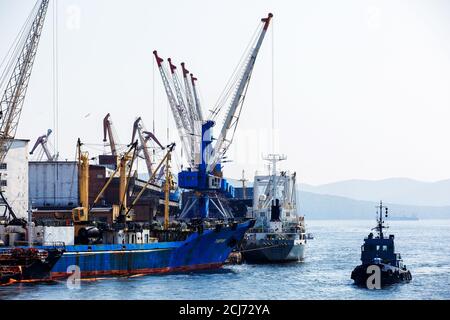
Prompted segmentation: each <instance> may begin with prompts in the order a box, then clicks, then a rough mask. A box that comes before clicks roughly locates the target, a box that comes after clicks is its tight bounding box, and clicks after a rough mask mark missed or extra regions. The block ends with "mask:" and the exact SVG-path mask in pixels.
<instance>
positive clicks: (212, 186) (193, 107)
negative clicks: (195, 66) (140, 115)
mask: <svg viewBox="0 0 450 320" xmlns="http://www.w3.org/2000/svg"><path fill="white" fill-rule="evenodd" d="M272 17H273V15H272V14H271V13H269V15H268V16H267V17H266V18H263V19H261V22H262V24H261V26H260V30H259V32H258V33H257V36H256V37H255V38H254V41H253V42H252V43H251V46H250V47H249V48H250V50H249V52H248V53H247V55H246V56H245V60H243V61H242V64H241V65H240V67H239V68H237V69H236V70H237V72H236V73H235V74H234V75H233V77H232V78H233V81H231V82H230V85H229V86H228V85H227V88H226V90H224V92H226V94H225V96H221V97H220V98H219V101H220V103H219V104H218V105H217V106H216V107H215V108H214V110H213V111H212V112H211V114H210V117H209V119H206V120H205V119H203V115H202V113H201V109H200V103H199V99H198V95H197V90H196V85H195V81H196V80H197V79H196V78H195V77H194V76H193V75H191V81H190V82H189V81H187V75H188V73H189V71H187V70H186V68H185V65H184V64H182V71H183V78H184V80H185V81H184V91H183V89H182V87H181V85H180V81H179V78H178V76H177V74H176V67H175V65H174V64H173V63H172V60H171V59H170V58H169V59H168V64H169V69H170V74H171V77H170V76H169V74H168V69H167V68H166V67H165V65H164V64H163V62H164V60H163V59H162V58H161V57H159V56H158V53H157V51H156V50H155V51H154V52H153V54H154V56H155V59H156V62H157V65H158V69H159V72H160V74H161V79H162V81H163V85H164V89H165V91H166V95H167V98H168V100H169V105H170V108H171V110H172V115H173V116H174V120H175V124H176V126H177V129H178V133H179V135H180V140H181V141H182V144H183V145H182V147H183V148H184V150H185V152H186V154H187V155H188V163H189V166H190V167H189V168H188V170H184V171H181V172H180V173H179V174H178V183H179V186H180V187H181V188H184V189H188V190H193V191H195V195H196V198H195V199H194V200H192V202H191V203H186V204H185V205H184V209H183V212H182V214H181V217H183V216H184V215H186V214H187V212H188V211H189V210H190V209H191V208H192V207H193V206H194V204H195V203H196V202H198V210H199V213H200V216H201V218H207V217H208V215H209V203H210V199H212V198H211V195H212V194H213V193H214V192H217V191H219V190H220V191H224V192H228V191H229V188H230V186H229V184H228V182H227V181H226V179H223V178H222V166H221V161H222V160H223V158H224V156H225V154H226V152H227V150H228V148H229V146H230V145H231V143H232V141H233V137H234V133H235V131H236V128H237V124H238V121H239V117H240V113H241V110H242V106H243V103H244V100H245V96H246V93H247V90H248V86H249V83H250V78H251V75H252V71H253V68H254V65H255V61H256V58H257V56H258V53H259V49H260V48H261V45H262V42H263V40H264V37H265V35H266V32H267V30H268V28H269V24H270V21H271V19H272ZM170 79H171V80H170ZM227 102H229V104H228V109H227V111H226V112H225V117H224V123H223V125H222V128H221V130H220V134H219V136H218V138H217V140H216V142H215V143H214V144H213V136H212V128H213V127H214V126H215V123H216V121H215V119H216V117H217V115H218V114H219V112H220V111H221V110H222V109H223V107H226V106H225V105H226V103H227ZM194 120H196V121H198V122H200V123H201V126H198V127H196V126H195V125H193V123H194V122H195V121H194ZM192 137H200V139H198V141H199V143H196V141H197V140H196V139H195V138H192ZM197 150H199V155H200V156H201V157H200V161H196V160H197V159H196V152H197ZM211 202H212V204H213V205H214V206H215V207H216V209H218V211H219V212H221V213H222V215H223V216H224V217H229V213H227V212H226V210H225V209H224V208H223V206H222V205H221V204H220V202H219V201H217V203H216V202H215V201H211Z"/></svg>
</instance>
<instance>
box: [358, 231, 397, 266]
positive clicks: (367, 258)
mask: <svg viewBox="0 0 450 320" xmlns="http://www.w3.org/2000/svg"><path fill="white" fill-rule="evenodd" d="M378 259H379V260H381V261H380V262H382V263H385V264H390V265H392V266H395V267H398V268H402V267H403V266H402V262H401V256H400V254H399V253H395V249H394V235H393V234H391V235H389V238H380V237H379V236H377V237H374V235H373V233H370V234H369V236H368V237H367V238H365V239H364V244H363V245H362V246H361V261H362V263H363V264H370V263H373V262H374V261H376V260H378Z"/></svg>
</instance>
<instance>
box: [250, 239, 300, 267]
mask: <svg viewBox="0 0 450 320" xmlns="http://www.w3.org/2000/svg"><path fill="white" fill-rule="evenodd" d="M304 252H305V245H304V244H303V243H295V242H294V241H286V240H280V241H270V243H269V242H267V243H265V244H264V243H261V244H249V245H245V246H244V247H243V250H242V257H243V260H244V261H245V262H247V263H280V262H293V261H303V258H304Z"/></svg>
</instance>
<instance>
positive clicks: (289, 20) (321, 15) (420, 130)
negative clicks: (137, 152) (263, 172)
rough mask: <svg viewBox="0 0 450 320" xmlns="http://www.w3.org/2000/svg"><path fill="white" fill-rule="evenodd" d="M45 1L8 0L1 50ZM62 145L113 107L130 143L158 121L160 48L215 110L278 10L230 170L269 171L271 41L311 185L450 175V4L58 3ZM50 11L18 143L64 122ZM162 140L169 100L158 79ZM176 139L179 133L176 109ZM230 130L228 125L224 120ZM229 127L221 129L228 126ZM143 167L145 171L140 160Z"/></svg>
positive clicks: (92, 137)
mask: <svg viewBox="0 0 450 320" xmlns="http://www.w3.org/2000/svg"><path fill="white" fill-rule="evenodd" d="M33 4H34V0H22V1H16V0H0V39H1V41H0V57H3V56H4V55H5V53H6V51H7V49H8V48H9V45H10V44H11V43H12V40H13V38H14V37H15V36H16V34H17V32H18V30H19V28H20V26H21V25H22V24H23V22H24V21H25V18H26V16H27V15H28V13H29V11H30V10H31V7H32V6H33ZM58 9H59V10H58V15H59V23H58V25H59V27H58V32H59V40H58V44H59V45H58V48H59V66H60V69H59V71H60V83H59V85H60V92H59V93H60V102H59V111H60V115H59V134H58V136H59V150H60V154H61V155H62V158H69V159H73V158H74V151H75V143H76V139H77V138H78V137H81V138H82V140H83V141H85V142H89V143H96V144H99V145H100V146H99V147H98V148H99V149H100V151H101V150H102V149H103V147H102V146H101V145H102V138H103V133H102V119H103V117H104V115H105V114H106V113H108V112H110V113H111V115H112V119H113V121H114V124H115V126H116V131H117V132H118V134H119V138H120V140H121V142H123V143H128V142H129V140H130V139H131V127H132V123H133V121H134V119H135V118H136V117H137V116H142V117H143V120H144V122H145V123H146V125H147V128H148V129H151V123H152V121H153V118H152V113H153V111H152V99H153V94H152V77H153V56H152V51H153V50H154V49H157V50H158V51H159V53H160V54H161V55H162V56H163V57H164V58H167V57H169V56H170V57H172V58H173V59H174V60H175V61H176V62H177V63H180V62H182V61H185V62H186V64H187V67H188V69H190V71H192V72H193V73H194V74H195V75H196V76H197V77H198V78H199V86H200V90H201V93H202V102H203V106H204V107H205V109H206V107H207V106H208V107H211V106H212V105H213V104H214V103H215V102H216V99H217V97H218V96H219V94H220V93H221V91H222V89H223V88H224V86H225V84H226V82H227V80H228V78H229V76H230V74H231V72H232V70H233V69H234V67H235V65H236V63H237V61H238V59H239V58H240V56H241V54H242V52H243V50H244V48H245V47H246V45H247V43H248V41H249V39H250V37H251V35H252V34H253V32H254V30H255V28H256V26H257V24H258V22H259V19H260V18H262V17H264V16H266V15H267V13H268V12H273V14H274V39H273V40H274V41H273V43H272V29H271V31H270V32H269V33H268V34H267V37H266V40H265V42H264V43H263V47H262V49H261V51H260V55H259V57H258V60H257V62H256V66H255V71H254V73H253V77H252V82H251V84H250V89H249V91H248V94H247V99H246V102H245V105H244V109H243V112H242V118H241V121H240V123H239V127H238V130H237V135H236V138H235V144H234V146H233V148H232V149H231V150H230V152H229V156H231V157H232V158H233V159H234V160H235V163H233V164H227V165H226V167H225V174H226V176H229V177H240V175H241V171H242V169H245V170H246V172H247V178H251V176H252V175H253V173H254V171H255V170H256V169H263V161H262V160H261V159H260V158H261V154H262V153H265V152H268V151H269V146H270V143H269V141H270V128H271V99H272V94H271V81H272V77H271V74H272V67H271V61H272V44H273V45H274V65H275V104H276V106H275V108H276V113H277V116H276V126H277V129H278V130H277V132H278V134H277V136H278V138H279V139H278V141H279V142H278V143H277V145H278V151H279V152H282V153H285V154H287V155H288V160H287V161H285V162H284V163H283V167H284V168H288V169H290V170H292V171H294V170H295V171H297V172H298V174H299V177H300V180H301V181H302V182H305V183H312V184H320V183H327V182H332V181H336V180H342V179H352V178H361V179H382V178H387V177H409V178H415V179H420V180H425V181H432V180H439V179H446V178H449V177H450V148H449V147H448V144H449V141H448V140H449V137H450V125H449V123H450V90H449V89H450V41H449V40H450V2H448V1H445V0H442V1H433V0H432V1H418V0H417V1H401V0H395V1H393V0H390V1H373V0H371V1H358V0H354V1H332V0H329V1H325V0H324V1H317V0H314V1H312V0H311V1H305V0H304V1H298V0H297V1H263V0H254V1H236V0H228V1H208V0H204V1H194V0H191V1H181V0H180V1H146V0H130V1H126V2H125V1H119V0H70V1H69V0H58ZM52 22H53V20H52V8H49V13H48V15H47V20H46V26H45V28H44V32H43V36H42V40H41V44H40V47H39V50H38V56H37V58H36V61H35V66H34V70H33V74H32V78H31V81H30V86H29V89H28V94H27V98H26V101H25V105H24V109H23V113H22V118H21V123H20V126H19V129H18V133H17V137H20V138H29V139H31V140H32V142H34V140H35V139H36V137H37V136H39V135H41V134H43V133H45V132H46V130H47V128H52V129H54V122H53V117H54V113H53V102H52V95H53V91H52ZM155 88H156V89H155V90H156V91H155V101H156V116H155V121H156V135H157V136H159V137H160V138H161V140H163V141H164V142H166V134H165V132H166V126H167V123H168V122H167V119H168V113H167V109H168V107H167V100H166V97H165V95H164V91H163V87H162V84H161V80H160V77H159V74H158V73H155ZM169 117H170V118H169V125H170V132H171V137H170V140H175V138H176V136H177V134H176V131H175V129H174V122H173V120H172V116H171V115H169ZM217 127H219V126H217ZM218 131H219V128H216V130H215V132H216V133H217V132H218ZM142 168H143V167H142Z"/></svg>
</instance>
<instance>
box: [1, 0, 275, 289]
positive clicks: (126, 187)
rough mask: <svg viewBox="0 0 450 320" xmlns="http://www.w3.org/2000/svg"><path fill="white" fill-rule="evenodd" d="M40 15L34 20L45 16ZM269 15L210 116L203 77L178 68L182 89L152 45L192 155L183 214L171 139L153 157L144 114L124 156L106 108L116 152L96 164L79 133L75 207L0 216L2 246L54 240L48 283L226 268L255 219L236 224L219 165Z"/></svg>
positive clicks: (181, 177)
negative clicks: (141, 167) (140, 169)
mask: <svg viewBox="0 0 450 320" xmlns="http://www.w3.org/2000/svg"><path fill="white" fill-rule="evenodd" d="M47 4H48V1H46V0H42V1H41V5H42V7H43V8H44V9H46V6H47ZM41 11H42V12H45V10H41ZM41 11H39V13H38V14H37V18H36V19H38V18H40V17H41V16H42V15H43V14H42V12H41ZM271 18H272V14H269V15H268V16H267V17H266V18H263V19H261V25H260V28H259V32H258V33H257V34H255V35H256V37H254V39H252V44H251V45H250V46H249V47H248V50H247V52H246V53H245V55H246V56H248V59H245V60H243V61H242V62H241V63H240V66H239V68H238V69H236V70H237V72H238V73H237V74H239V75H241V76H240V77H238V78H236V81H235V83H234V84H233V85H234V86H235V89H234V90H228V91H229V92H230V93H233V95H229V96H228V97H224V98H223V99H222V101H223V104H225V103H226V102H229V106H228V107H225V108H223V110H224V112H222V113H221V111H220V110H222V107H223V105H222V106H217V107H216V110H215V111H214V112H213V113H212V114H211V115H210V116H209V118H205V117H203V113H202V111H201V106H200V102H199V100H198V95H197V91H196V90H197V89H196V84H195V81H196V80H197V79H196V78H195V77H194V76H193V75H192V74H190V73H189V71H188V70H186V68H185V65H184V63H182V64H181V67H182V74H183V83H184V90H182V86H183V85H182V84H181V82H180V81H179V80H180V78H179V77H178V76H177V74H176V66H175V65H174V64H173V62H172V60H171V59H170V58H169V59H167V62H168V64H169V68H166V67H164V65H163V61H164V60H163V59H162V58H160V57H159V56H158V55H157V52H156V51H154V55H155V59H156V62H157V66H158V70H159V71H160V73H161V79H162V81H163V85H164V88H165V91H166V94H167V97H168V100H169V105H170V108H171V110H172V113H173V116H174V120H175V123H176V126H177V129H178V133H179V135H180V136H179V138H180V141H181V144H182V146H183V151H184V154H185V155H186V158H187V159H186V160H187V164H188V167H187V168H186V167H183V166H182V170H181V172H179V173H178V181H177V183H178V187H179V188H180V189H181V190H183V191H184V192H186V193H187V194H190V195H191V196H190V197H189V199H188V201H186V202H183V203H182V211H181V213H179V214H178V209H179V208H178V204H176V205H175V206H174V207H176V209H175V211H176V212H172V215H170V206H171V205H170V202H171V200H175V199H173V198H171V192H172V193H173V192H174V190H176V189H177V187H176V183H175V181H174V180H175V179H174V178H173V177H172V171H171V162H170V161H171V153H172V151H173V150H174V147H175V144H174V143H172V144H170V145H168V146H166V147H163V146H162V145H161V144H160V143H157V144H158V145H159V148H158V147H154V148H153V149H154V150H153V153H154V154H153V155H154V158H155V159H152V157H150V152H149V147H148V146H147V142H148V141H149V140H150V139H153V140H155V142H157V141H156V140H157V139H155V137H154V135H153V134H151V133H149V132H147V131H145V130H144V128H143V124H142V123H141V122H140V118H138V119H137V120H136V122H135V126H134V128H133V136H132V141H131V143H130V144H129V145H128V150H127V151H126V152H121V153H120V154H118V153H117V150H116V148H115V144H114V135H113V130H112V127H111V125H112V123H111V121H110V115H109V114H108V115H107V116H106V117H105V119H104V139H103V141H104V142H106V141H107V139H106V137H107V136H109V142H110V146H111V156H109V155H108V156H106V155H102V157H101V156H99V157H98V165H92V164H91V163H90V161H91V160H92V159H93V158H92V157H90V156H89V153H88V152H87V151H82V145H83V144H82V143H81V141H80V139H78V145H77V158H78V163H77V168H74V170H73V171H72V172H75V170H77V171H78V194H77V198H78V199H77V201H75V202H74V201H69V202H68V203H67V206H70V208H65V209H64V208H60V207H59V206H58V205H55V207H54V208H53V207H52V206H51V205H49V204H48V203H43V207H42V208H40V209H39V210H40V212H34V213H33V210H29V212H28V220H27V221H25V220H24V219H16V218H15V216H14V213H13V211H12V210H8V211H7V212H8V214H9V217H6V214H4V217H3V218H4V219H0V246H1V245H2V244H3V245H5V247H4V249H5V248H6V249H10V248H11V247H27V245H28V247H29V246H33V247H35V248H38V249H42V250H44V251H45V250H46V249H48V248H54V246H55V244H58V246H59V247H63V250H64V252H63V254H62V255H61V257H60V258H59V260H58V261H56V263H55V264H54V266H53V268H51V270H49V271H48V274H45V275H42V277H41V278H42V279H44V278H53V279H54V278H64V277H68V276H70V275H72V274H73V273H74V272H75V273H77V272H80V276H81V277H82V278H85V277H97V276H110V275H111V276H114V275H137V274H158V273H169V272H185V271H191V270H206V269H214V268H219V267H220V266H222V265H223V264H224V263H225V261H226V260H227V258H228V256H229V255H230V253H231V252H232V251H233V250H236V249H237V246H238V245H239V243H241V241H242V240H243V238H244V234H245V233H246V231H247V230H248V229H250V228H252V227H253V226H254V223H255V220H253V219H250V220H246V219H242V220H240V221H237V219H235V218H234V216H233V214H232V211H231V210H230V207H229V205H228V204H227V202H228V199H229V198H230V197H231V198H232V197H233V194H234V189H233V187H232V186H231V185H230V184H229V183H228V182H227V180H226V179H225V178H224V177H223V171H222V167H223V166H222V163H223V160H224V159H226V151H227V150H228V148H229V146H230V143H231V141H232V140H233V135H234V132H235V130H236V126H237V123H238V118H239V115H240V113H241V109H242V104H243V101H244V99H245V94H246V92H247V88H248V84H249V81H250V76H251V74H252V70H253V67H254V64H255V60H256V57H257V55H258V52H259V49H260V47H261V44H262V41H263V39H264V37H265V34H266V32H267V29H268V27H269V23H270V21H271ZM31 34H33V33H31ZM169 70H170V74H169ZM189 74H190V76H191V78H190V81H189V79H188V75H189ZM218 114H221V115H223V116H224V123H223V126H222V129H221V131H220V135H219V136H218V138H217V139H213V136H212V128H213V127H214V126H215V124H216V121H217V116H218ZM135 134H137V136H138V139H135ZM47 136H48V135H47ZM199 137H201V138H200V139H199ZM213 140H215V143H213ZM213 145H214V146H213ZM155 150H157V151H158V152H155ZM140 153H143V157H142V156H141V158H142V159H145V161H146V165H147V169H148V173H149V176H150V177H149V179H148V181H147V182H146V183H143V182H142V181H141V182H139V181H137V180H138V179H136V177H137V169H136V170H134V171H133V167H134V165H135V164H136V162H137V161H138V159H139V158H140V156H139V154H140ZM164 154H165V155H164ZM162 155H164V156H162ZM160 157H162V158H160ZM156 158H157V159H158V160H159V163H158V165H156V163H157V162H158V161H155V160H156ZM108 159H109V160H108ZM49 163H50V164H51V161H49ZM183 168H184V169H183ZM106 169H108V170H106ZM36 170H37V172H44V171H45V169H39V170H41V171H39V170H38V169H36ZM72 174H73V173H72ZM36 176H39V177H40V176H41V175H38V174H37V175H36ZM61 176H62V177H63V176H64V174H61ZM36 179H37V178H36ZM56 182H57V181H44V182H42V183H41V184H36V185H35V188H32V190H34V191H36V190H38V191H39V189H41V187H42V188H43V187H45V186H47V185H52V184H54V185H56ZM58 183H59V182H58ZM69 184H70V186H71V183H69ZM64 185H65V184H64ZM107 189H108V190H107ZM55 190H56V187H55ZM70 190H72V188H70ZM162 191H163V192H162ZM55 192H56V191H55ZM155 192H156V196H155V194H154V193H155ZM68 194H69V195H70V196H71V194H72V193H71V192H70V191H69V192H68ZM0 195H2V193H1V192H0ZM95 195H96V196H95ZM162 195H164V199H161V196H162ZM70 196H69V198H71V197H70ZM2 197H3V195H2ZM3 198H4V199H6V198H5V197H3ZM51 201H52V200H51ZM44 202H45V201H44ZM130 202H131V203H130ZM5 203H6V202H5ZM161 204H163V205H164V206H163V207H164V208H161V206H160V205H161ZM75 205H76V206H77V207H74V206H75ZM7 208H8V209H11V208H10V207H9V206H7ZM39 210H37V211H39ZM5 212H6V211H5ZM0 218H2V217H0ZM24 242H25V243H24ZM4 249H1V248H0V251H2V250H4ZM30 271H33V270H30ZM17 277H19V278H20V275H17ZM37 280H39V279H37Z"/></svg>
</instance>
